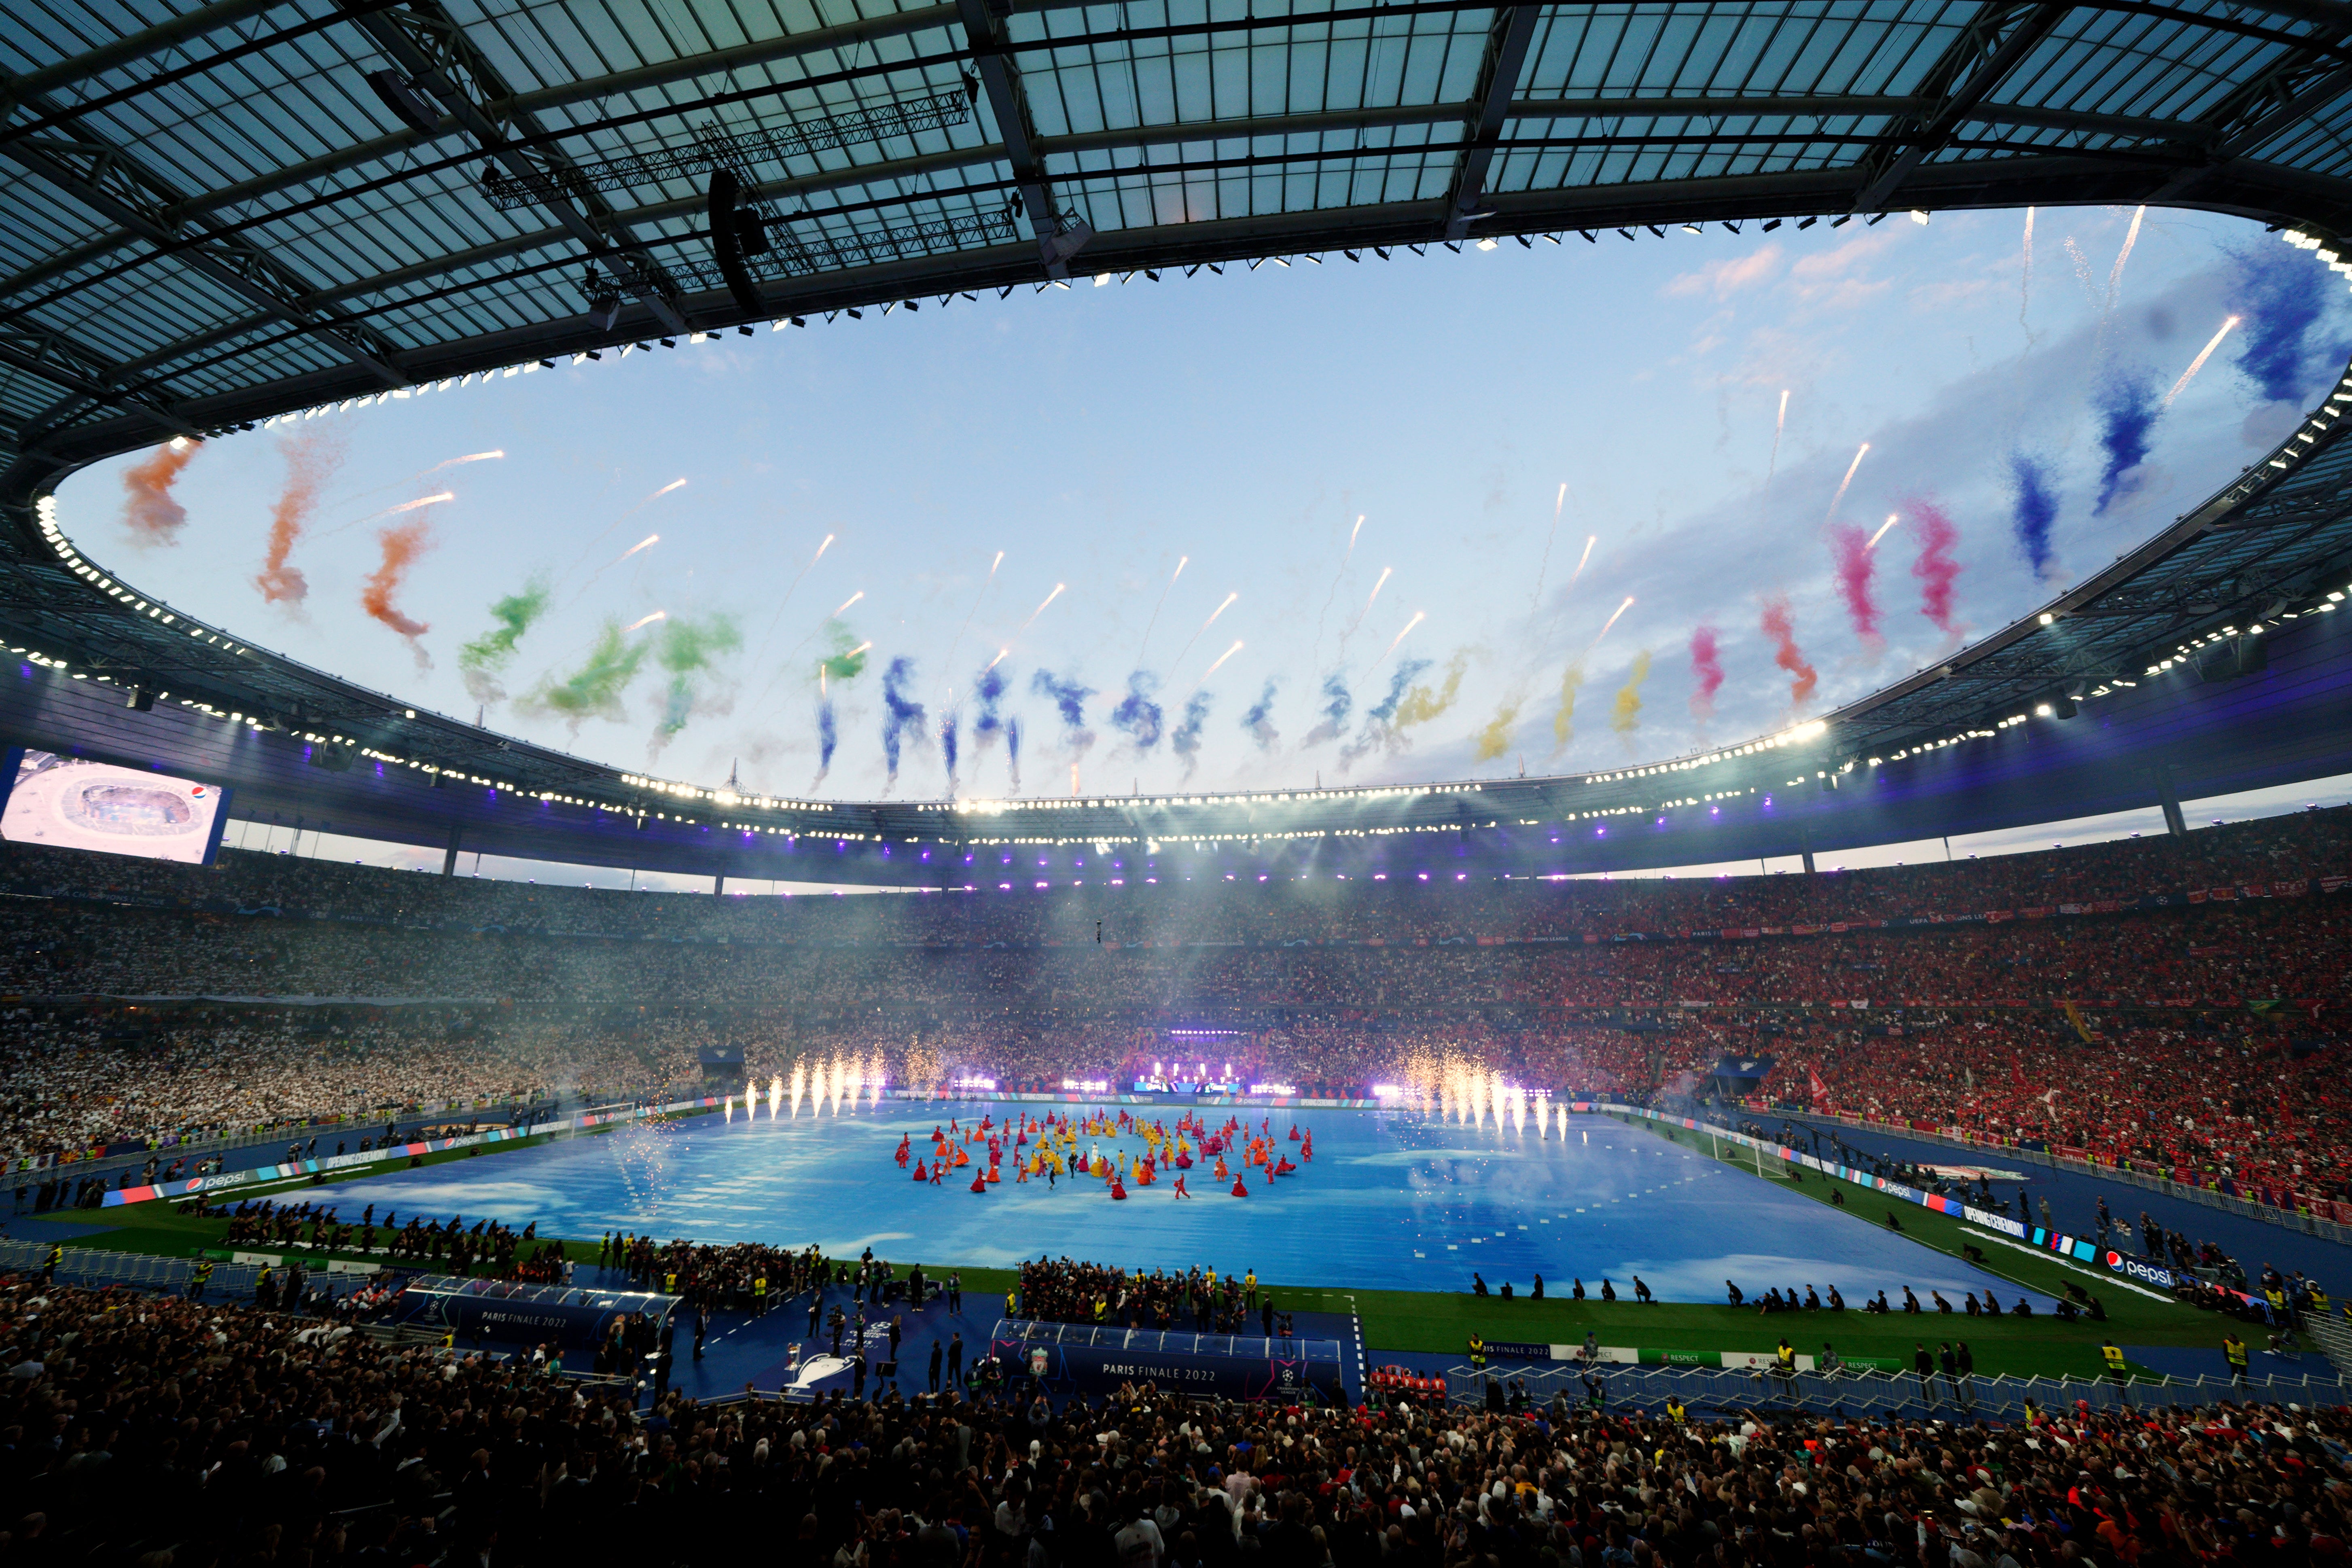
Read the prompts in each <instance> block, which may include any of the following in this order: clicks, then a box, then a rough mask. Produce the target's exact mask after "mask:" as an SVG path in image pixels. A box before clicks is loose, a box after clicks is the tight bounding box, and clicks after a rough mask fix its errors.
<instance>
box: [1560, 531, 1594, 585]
mask: <svg viewBox="0 0 2352 1568" xmlns="http://www.w3.org/2000/svg"><path fill="white" fill-rule="evenodd" d="M1600 542H1601V536H1600V535H1599V534H1597V533H1588V534H1586V535H1585V536H1584V553H1583V554H1581V555H1580V556H1578V557H1577V558H1576V570H1575V571H1573V572H1571V573H1570V574H1568V585H1569V586H1570V588H1573V587H1575V586H1576V580H1577V579H1578V578H1580V577H1581V576H1583V575H1584V563H1586V562H1588V561H1590V560H1591V559H1592V547H1593V546H1594V545H1596V544H1598V543H1600Z"/></svg>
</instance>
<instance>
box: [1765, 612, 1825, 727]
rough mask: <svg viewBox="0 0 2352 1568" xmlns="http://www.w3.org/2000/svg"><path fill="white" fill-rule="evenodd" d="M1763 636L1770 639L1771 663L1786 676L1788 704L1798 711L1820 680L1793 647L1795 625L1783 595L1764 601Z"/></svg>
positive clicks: (1794, 642)
mask: <svg viewBox="0 0 2352 1568" xmlns="http://www.w3.org/2000/svg"><path fill="white" fill-rule="evenodd" d="M1763 626H1764V635H1765V636H1766V637H1770V638H1771V639H1772V662H1773V663H1774V664H1777V665H1779V666H1780V668H1782V669H1785V670H1787V671H1788V672H1789V676H1790V680H1789V700H1790V702H1791V703H1792V704H1794V705H1795V706H1797V707H1799V708H1801V707H1803V706H1804V705H1805V703H1806V702H1807V700H1810V699H1811V697H1812V695H1813V688H1814V687H1816V686H1818V685H1820V684H1821V676H1820V675H1819V674H1818V673H1816V672H1815V670H1814V668H1813V667H1812V666H1811V664H1808V663H1807V662H1806V661H1805V656H1804V654H1803V653H1802V652H1801V651H1800V650H1799V648H1798V647H1797V623H1796V620H1795V618H1794V617H1793V616H1790V613H1789V599H1788V595H1785V594H1784V595H1778V596H1776V597H1774V598H1770V599H1767V600H1765V601H1764V621H1763Z"/></svg>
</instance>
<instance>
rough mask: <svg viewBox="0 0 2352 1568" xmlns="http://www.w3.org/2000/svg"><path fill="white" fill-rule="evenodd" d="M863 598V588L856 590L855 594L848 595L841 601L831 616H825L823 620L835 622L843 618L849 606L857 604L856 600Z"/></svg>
mask: <svg viewBox="0 0 2352 1568" xmlns="http://www.w3.org/2000/svg"><path fill="white" fill-rule="evenodd" d="M864 597H866V590H865V589H863V588H860V589H858V590H857V592H856V593H855V594H852V595H849V597H847V598H846V599H844V600H842V601H841V603H840V604H839V605H836V606H835V609H834V612H833V614H831V615H830V616H826V617H825V619H826V620H828V621H837V620H839V619H841V617H842V616H845V615H846V614H847V613H848V611H849V606H850V605H854V604H856V603H857V601H858V600H860V599H862V598H864Z"/></svg>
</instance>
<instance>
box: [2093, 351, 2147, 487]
mask: <svg viewBox="0 0 2352 1568" xmlns="http://www.w3.org/2000/svg"><path fill="white" fill-rule="evenodd" d="M2096 408H2097V412H2098V416H2099V451H2100V453H2101V455H2102V458H2103V460H2102V462H2101V464H2100V468H2099V501H2098V504H2097V505H2096V506H2095V507H2093V508H2092V509H2091V510H2092V512H2093V514H2094V515H2095V516H2104V515H2105V512H2106V510H2107V508H2108V507H2109V506H2110V505H2111V504H2113V502H2114V501H2115V500H2116V496H2117V495H2118V494H2127V493H2128V491H2127V489H2126V478H2125V477H2126V475H2128V474H2129V473H2130V472H2131V471H2132V470H2133V469H2135V468H2138V467H2139V466H2140V464H2141V463H2143V462H2145V461H2146V460H2147V448H2148V435H2149V432H2150V431H2151V430H2153V429H2154V428H2155V426H2156V421H2157V416H2158V415H2159V414H2161V413H2163V412H2164V405H2163V402H2162V401H2161V395H2160V394H2159V392H2158V387H2157V384H2156V380H2155V378H2154V377H2153V376H2150V375H2148V374H2147V373H2146V372H2145V371H2139V372H2131V373H2120V372H2119V373H2117V374H2116V375H2115V376H2113V377H2112V378H2110V379H2109V381H2108V382H2107V384H2105V386H2103V387H2101V388H2100V389H2099V392H2098V397H2097V403H2096Z"/></svg>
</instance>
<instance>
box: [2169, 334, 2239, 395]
mask: <svg viewBox="0 0 2352 1568" xmlns="http://www.w3.org/2000/svg"><path fill="white" fill-rule="evenodd" d="M2238 321H2239V318H2238V317H2236V316H2231V317H2229V318H2228V319H2226V320H2225V321H2222V323H2221V331H2218V332H2215V333H2214V334H2213V336H2212V337H2211V338H2210V340H2208V341H2207V342H2206V344H2205V346H2204V347H2203V348H2201V349H2200V350H2198V351H2197V357H2196V358H2195V359H2193V360H2190V361H2189V368H2188V369H2187V370H2184V371H2182V372H2181V373H2180V379H2179V381H2176V382H2174V383H2173V384H2172V390H2171V391H2170V392H2168V393H2166V394H2165V395H2164V405H2165V406H2166V407H2167V408H2169V407H2171V406H2172V400H2173V399H2174V398H2176V397H2178V396H2179V395H2181V394H2182V393H2183V392H2186V391H2187V390H2188V389H2189V383H2190V382H2192V381H2194V380H2196V379H2197V373H2198V372H2199V371H2200V370H2203V369H2204V368H2205V362H2206V361H2207V360H2209V359H2211V358H2212V357H2213V351H2214V350H2215V349H2218V348H2220V347H2221V340H2222V339H2223V338H2226V337H2228V336H2229V335H2230V329H2231V328H2232V327H2234V326H2236V325H2237V324H2238Z"/></svg>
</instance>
